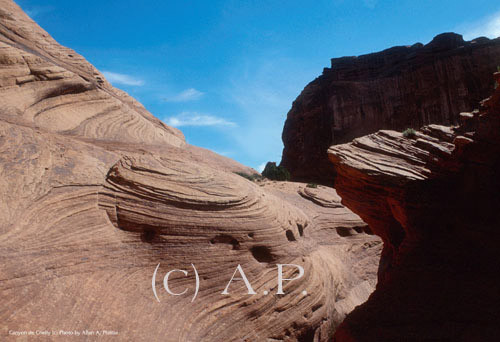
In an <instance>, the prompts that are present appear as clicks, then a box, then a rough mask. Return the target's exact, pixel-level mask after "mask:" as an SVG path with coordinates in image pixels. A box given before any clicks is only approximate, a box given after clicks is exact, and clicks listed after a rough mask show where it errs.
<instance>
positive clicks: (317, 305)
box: [311, 303, 323, 312]
mask: <svg viewBox="0 0 500 342" xmlns="http://www.w3.org/2000/svg"><path fill="white" fill-rule="evenodd" d="M322 306H323V304H320V303H318V304H315V305H314V306H313V307H312V308H311V310H312V312H315V311H317V310H318V309H319V308H321V307H322Z"/></svg>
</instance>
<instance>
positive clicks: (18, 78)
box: [0, 0, 382, 342]
mask: <svg viewBox="0 0 500 342" xmlns="http://www.w3.org/2000/svg"><path fill="white" fill-rule="evenodd" d="M235 172H239V173H242V172H243V173H251V172H254V171H252V170H251V169H249V168H247V167H245V166H243V165H240V164H238V163H236V162H234V161H232V160H230V159H228V158H225V157H222V156H219V155H217V154H215V153H212V152H209V151H206V150H204V149H200V148H197V147H194V146H189V145H187V144H186V142H185V140H184V137H183V135H182V133H181V132H180V131H178V130H177V129H175V128H172V127H169V126H167V125H165V124H163V123H162V122H161V121H159V120H158V119H156V118H155V117H154V116H153V115H151V114H150V113H149V112H147V111H146V109H144V107H142V105H140V104H139V103H137V102H136V101H135V100H133V99H132V98H131V97H129V96H128V95H126V94H125V93H124V92H122V91H120V90H118V89H116V88H113V87H112V86H111V85H110V84H109V83H108V82H107V81H106V80H105V78H104V77H103V76H102V75H101V74H100V73H99V72H98V71H97V70H96V69H95V68H94V67H93V66H92V65H90V64H89V63H88V62H87V61H85V59H84V58H83V57H82V56H80V55H78V54H77V53H75V52H74V51H72V50H70V49H67V48H64V47H62V46H60V45H59V44H57V42H55V41H54V40H53V39H52V38H51V37H50V36H49V35H48V34H47V33H46V32H45V31H43V30H42V29H41V28H40V27H39V26H37V25H36V23H34V22H33V21H32V20H31V19H30V18H29V17H28V16H26V15H25V14H24V13H23V12H22V11H21V9H20V8H19V7H18V6H17V5H15V4H14V3H13V2H12V1H8V0H0V304H1V305H0V336H1V337H0V340H9V339H13V338H16V337H15V335H14V336H13V335H12V332H14V333H15V332H22V331H30V330H32V331H36V330H39V331H44V330H48V331H52V330H56V331H60V330H63V331H80V332H82V331H84V330H88V331H104V330H106V331H110V332H116V333H117V334H118V336H116V335H110V336H104V337H102V336H101V337H97V336H91V335H90V336H85V339H88V340H97V339H99V340H108V339H109V340H117V338H118V339H119V340H128V341H156V340H162V341H172V342H174V341H175V342H179V341H186V342H187V341H196V342H198V341H217V342H218V341H266V342H269V341H312V340H313V339H314V340H315V341H327V340H328V339H329V338H330V337H331V335H332V333H333V331H334V330H335V328H336V326H337V325H338V324H340V322H341V321H342V320H343V319H344V318H345V316H346V314H347V313H348V312H350V311H351V310H352V309H353V308H354V307H355V306H356V305H359V304H360V303H362V302H363V301H364V300H366V299H367V298H368V296H369V294H370V293H371V291H372V290H373V289H374V287H375V283H376V270H377V265H378V260H379V257H380V251H381V246H382V244H381V241H380V239H379V238H378V237H377V236H374V235H368V234H366V233H364V229H365V228H366V224H365V223H364V222H363V221H361V219H360V218H359V217H358V216H357V215H355V214H353V213H352V212H351V211H349V210H348V209H346V208H345V207H343V206H342V205H340V203H339V202H340V199H339V197H338V196H337V195H336V193H335V191H334V190H333V189H328V188H324V187H320V188H317V189H314V191H309V190H304V189H303V188H304V187H305V185H304V184H299V183H272V182H263V183H261V184H256V183H253V182H250V181H248V180H246V179H245V178H243V177H241V176H239V175H237V174H235ZM279 263H280V264H290V263H291V264H297V265H300V266H302V267H303V268H304V271H305V272H304V276H303V277H302V278H301V279H300V280H296V281H291V282H288V281H285V282H284V293H285V294H283V295H279V294H277V293H276V292H277V286H278V278H277V276H278V275H277V267H276V264H279ZM158 265H159V266H158ZM192 265H194V266H195V267H196V269H197V272H198V275H199V281H200V288H199V292H198V294H197V297H196V299H195V300H194V301H193V302H192V297H193V295H194V292H195V274H194V270H193V269H192ZM238 265H241V267H242V269H243V270H244V272H245V274H246V276H247V277H248V279H249V281H250V283H251V285H252V287H253V289H254V290H255V292H256V294H255V295H248V294H247V289H246V287H245V286H244V284H243V282H242V281H241V280H240V281H234V282H233V283H232V284H231V286H230V288H229V289H230V292H229V294H228V295H223V294H222V291H223V290H224V289H225V287H226V285H227V284H228V282H229V280H230V279H231V276H232V275H233V273H234V272H235V270H236V267H237V266H238ZM173 269H183V270H187V271H188V274H187V276H184V275H183V274H182V273H180V272H174V273H173V274H172V277H171V278H170V282H169V288H170V290H172V291H173V292H175V293H180V292H182V291H184V289H186V288H187V290H188V291H187V293H186V295H182V296H173V295H169V294H168V293H167V292H166V291H165V289H164V283H163V279H164V278H163V277H164V276H165V275H166V273H167V272H168V271H170V270H173ZM155 270H156V271H157V277H156V281H155V280H154V279H153V274H154V272H155ZM294 271H296V270H295V269H294V268H286V269H285V274H284V276H285V277H287V278H290V277H292V276H294ZM237 276H238V274H237ZM153 288H154V289H156V291H157V296H158V301H157V299H156V298H155V295H154V292H153ZM264 291H268V293H267V294H266V292H264ZM303 291H306V293H303ZM21 338H24V337H21ZM54 338H57V337H54ZM61 338H63V337H61ZM67 338H75V337H67Z"/></svg>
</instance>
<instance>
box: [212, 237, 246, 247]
mask: <svg viewBox="0 0 500 342" xmlns="http://www.w3.org/2000/svg"><path fill="white" fill-rule="evenodd" d="M210 243H211V244H216V243H223V244H227V245H230V246H231V248H232V249H240V243H239V242H238V240H236V239H235V238H234V237H232V236H230V235H224V234H222V235H217V236H216V237H214V238H212V239H211V240H210Z"/></svg>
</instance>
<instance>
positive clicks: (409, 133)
mask: <svg viewBox="0 0 500 342" xmlns="http://www.w3.org/2000/svg"><path fill="white" fill-rule="evenodd" d="M403 137H405V138H409V139H413V138H416V137H417V131H416V130H414V129H413V128H407V129H405V130H404V131H403Z"/></svg>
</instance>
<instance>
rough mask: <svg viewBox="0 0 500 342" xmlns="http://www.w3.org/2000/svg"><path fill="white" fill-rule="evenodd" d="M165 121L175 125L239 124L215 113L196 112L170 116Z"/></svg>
mask: <svg viewBox="0 0 500 342" xmlns="http://www.w3.org/2000/svg"><path fill="white" fill-rule="evenodd" d="M165 123H166V124H167V125H170V126H174V127H182V126H233V127H234V126H237V125H236V123H234V122H231V121H227V120H226V119H224V118H220V117H217V116H213V115H208V114H201V113H196V112H182V113H180V114H179V115H177V116H172V117H169V118H167V119H166V120H165Z"/></svg>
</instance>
